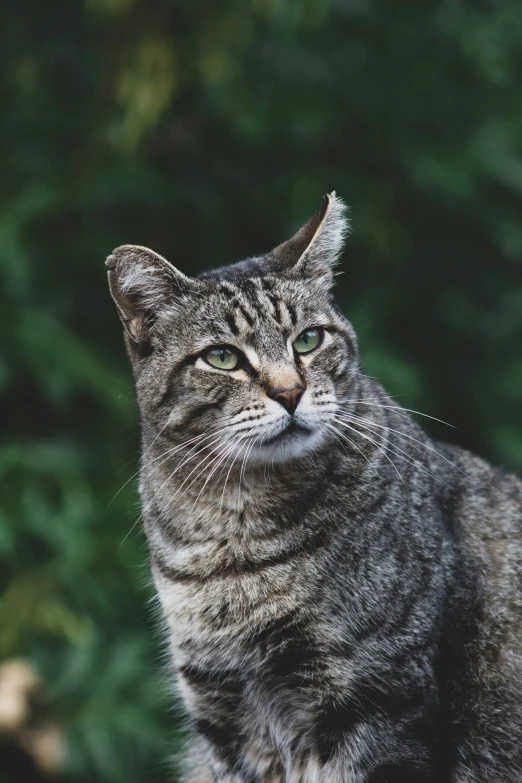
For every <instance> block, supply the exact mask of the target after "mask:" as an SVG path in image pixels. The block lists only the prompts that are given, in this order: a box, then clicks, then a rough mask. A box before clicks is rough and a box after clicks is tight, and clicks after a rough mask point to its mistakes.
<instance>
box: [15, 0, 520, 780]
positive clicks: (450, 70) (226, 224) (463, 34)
mask: <svg viewBox="0 0 522 783" xmlns="http://www.w3.org/2000/svg"><path fill="white" fill-rule="evenodd" d="M0 30H1V32H0V36H1V39H0V62H1V87H0V111H1V116H0V139H1V152H2V155H1V164H0V166H1V176H0V200H1V203H0V280H1V283H0V285H1V291H2V304H1V310H0V342H1V345H0V351H1V353H0V388H1V392H2V396H3V399H2V403H1V415H2V419H3V425H2V443H1V448H0V482H1V511H0V564H1V565H0V568H1V572H0V579H1V590H2V593H1V603H0V656H1V658H2V659H12V658H19V657H21V658H25V659H27V660H29V661H31V662H32V663H33V664H34V665H35V667H36V668H37V670H38V671H39V672H40V673H41V675H42V676H43V677H44V679H45V681H46V683H47V699H48V703H49V708H50V710H51V713H52V715H53V717H54V719H55V720H56V721H57V722H58V724H59V726H60V727H61V730H62V731H63V732H64V736H65V738H66V746H67V753H66V758H65V761H64V766H63V768H64V775H65V777H66V779H67V780H70V781H74V782H76V781H78V782H80V781H82V782H83V781H85V783H87V781H88V782H89V783H94V782H95V781H103V782H104V783H105V782H106V783H113V782H114V783H124V781H125V782H127V781H130V783H134V782H138V781H151V780H152V779H153V778H154V779H155V778H156V777H158V778H159V779H166V777H167V775H166V770H167V758H168V755H169V753H171V752H175V747H176V745H175V742H176V739H175V738H176V736H177V731H178V729H177V728H176V727H177V726H178V722H177V719H176V717H175V715H174V714H173V713H172V711H171V710H170V708H169V706H168V705H169V704H170V696H169V694H168V688H167V682H168V675H167V667H166V665H165V661H166V656H165V655H164V647H163V646H162V641H161V637H162V635H161V633H160V632H159V624H158V623H156V622H155V620H154V609H153V606H154V605H153V603H151V601H150V598H151V590H150V586H149V577H148V570H147V566H146V552H145V545H144V540H143V536H142V533H141V531H140V530H139V525H138V526H136V527H135V528H133V524H134V523H135V521H136V519H137V517H138V510H137V497H136V487H135V481H134V480H133V479H131V477H132V475H133V473H134V471H135V470H136V467H137V459H138V447H139V442H138V422H137V416H136V409H135V404H134V395H133V389H132V382H131V376H130V371H129V367H128V366H127V361H126V357H125V354H124V348H123V343H122V338H121V330H120V325H119V322H118V319H117V317H116V313H115V311H114V308H113V306H112V302H111V300H110V298H109V295H108V291H107V286H106V278H105V269H104V266H103V261H104V258H105V257H106V256H107V254H108V253H109V252H110V251H111V249H112V248H113V247H115V246H116V245H119V244H121V243H129V242H132V243H138V244H144V245H149V246H151V247H153V248H154V249H155V250H157V251H158V252H160V253H162V254H163V255H165V256H166V257H167V258H169V259H170V260H171V261H172V262H173V263H174V264H176V265H177V266H179V268H180V269H182V270H183V271H184V272H186V273H189V274H190V273H195V272H197V271H199V270H201V269H202V268H204V267H209V266H217V265H221V264H223V263H229V262H231V261H234V260H237V259H238V258H240V257H242V256H245V255H249V254H253V253H257V252H261V251H265V250H267V249H269V248H270V247H271V246H273V245H275V244H276V243H278V242H280V241H281V240H283V239H284V238H286V237H287V236H288V235H289V234H290V233H291V232H292V231H293V230H294V229H296V228H297V227H298V225H299V224H300V222H301V221H303V220H304V219H305V218H306V217H307V216H308V215H309V213H311V212H312V211H313V210H314V209H315V208H316V206H317V204H318V201H319V199H320V197H321V195H322V194H323V193H324V192H326V191H328V190H331V189H334V188H335V189H336V190H337V192H338V193H339V194H340V195H341V196H342V197H343V198H344V199H345V200H346V201H347V203H348V204H350V205H351V216H352V219H353V234H352V237H351V238H350V240H349V242H348V246H347V249H346V252H345V255H344V263H343V267H342V268H343V275H342V276H340V277H339V278H338V289H337V290H338V296H339V298H340V300H341V302H342V305H343V308H344V311H345V313H346V314H347V315H348V316H349V317H350V318H351V319H352V320H353V322H354V324H355V326H356V328H357V330H358V332H359V335H360V340H361V345H362V352H363V357H364V364H365V367H366V371H367V372H368V373H370V374H371V375H374V376H376V377H378V378H380V379H381V380H382V381H383V383H384V384H385V385H386V386H387V388H388V389H389V390H390V391H391V392H392V393H394V394H397V395H401V396H400V397H399V399H400V400H401V401H402V402H403V404H404V405H405V406H406V407H408V408H415V409H418V410H420V411H423V412H425V413H427V414H430V415H432V416H435V417H438V418H441V419H444V420H446V421H449V422H451V423H452V424H454V425H455V426H456V427H457V429H455V430H453V429H450V428H447V427H446V428H443V427H442V425H437V424H436V423H435V422H433V421H431V420H429V419H426V420H423V421H424V424H425V426H426V428H427V429H428V430H430V431H431V432H432V433H434V434H435V435H436V436H437V437H445V438H448V439H451V440H453V441H456V442H459V443H461V444H464V445H466V446H468V447H470V448H472V449H473V450H475V451H477V452H479V453H480V454H482V455H484V456H486V457H488V458H490V459H492V460H494V461H495V462H497V463H500V464H503V465H505V466H506V467H508V468H510V469H518V470H522V409H521V405H520V402H521V396H522V392H521V389H522V355H521V347H522V156H521V152H522V88H521V85H522V4H521V3H520V1H519V0H497V2H494V1H491V2H482V1H481V0H473V1H472V2H471V0H470V2H464V0H444V1H443V2H407V0H400V1H398V2H395V1H394V2H390V0H330V1H327V0H308V1H307V2H305V1H304V0H303V2H291V1H290V0H286V1H283V0H256V2H249V1H248V0H146V1H145V0H142V1H141V2H140V1H139V0H84V1H80V0H46V2H37V1H36V0H4V2H3V3H2V5H1V10H0ZM125 482H128V483H125ZM129 531H130V532H129ZM1 767H2V759H1V754H0V769H1ZM4 775H5V772H4ZM1 776H2V773H1V772H0V779H1Z"/></svg>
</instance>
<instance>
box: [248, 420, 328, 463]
mask: <svg viewBox="0 0 522 783" xmlns="http://www.w3.org/2000/svg"><path fill="white" fill-rule="evenodd" d="M324 437H325V433H324V432H323V431H322V430H321V429H319V428H316V429H313V430H312V429H308V428H306V429H305V428H304V427H288V428H287V429H286V430H284V431H283V432H281V433H279V434H278V435H276V436H274V437H272V438H270V440H266V441H264V442H263V443H262V444H260V445H259V446H257V448H256V449H255V450H253V453H252V454H251V455H250V456H249V461H250V462H254V463H258V464H262V463H276V462H289V461H290V460H293V459H296V458H299V457H302V456H305V455H306V454H307V453H309V452H310V451H313V450H314V449H316V448H317V447H318V446H319V445H320V444H321V443H322V442H323V441H324Z"/></svg>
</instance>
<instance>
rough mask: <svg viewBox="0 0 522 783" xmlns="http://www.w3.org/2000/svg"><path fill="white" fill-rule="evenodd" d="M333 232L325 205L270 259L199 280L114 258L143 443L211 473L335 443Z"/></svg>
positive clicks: (347, 369) (331, 204)
mask: <svg viewBox="0 0 522 783" xmlns="http://www.w3.org/2000/svg"><path fill="white" fill-rule="evenodd" d="M332 212H333V213H334V214H332ZM328 218H330V223H331V222H332V220H333V219H335V221H336V225H335V226H332V225H331V224H330V225H328ZM339 221H342V212H341V205H340V202H339V201H338V200H335V199H332V197H330V198H329V201H328V202H327V204H326V206H325V208H323V209H322V210H320V211H319V213H316V215H314V217H313V218H312V219H311V221H309V222H308V223H307V224H306V225H305V226H304V227H303V229H301V232H299V234H298V235H296V237H294V238H293V239H292V240H290V242H289V243H285V245H282V246H280V248H277V249H276V251H273V253H272V254H269V255H267V256H264V257H262V258H259V259H255V260H250V261H247V262H243V263H242V264H237V265H235V266H233V267H229V268H226V269H223V270H218V271H217V272H213V273H209V274H207V275H203V276H202V277H200V278H199V279H197V280H191V279H189V278H186V277H184V276H183V275H181V274H180V273H178V272H177V270H174V268H173V267H170V265H168V264H167V262H165V261H164V260H163V259H161V258H160V257H159V256H156V254H153V253H152V251H148V250H145V249H144V248H136V247H132V246H126V247H124V248H121V249H119V250H118V251H115V253H114V254H113V256H111V258H110V260H109V265H110V266H111V269H112V270H114V271H112V272H110V273H109V274H110V276H111V275H115V274H117V277H113V278H112V280H111V288H112V292H113V296H114V298H115V300H116V302H117V305H118V309H119V311H120V315H121V317H122V320H123V322H124V324H125V326H126V329H127V343H128V347H129V353H130V355H131V359H132V362H133V367H134V373H135V378H136V384H137V390H138V401H139V405H140V412H141V416H142V421H143V423H144V425H145V428H146V430H147V432H148V435H149V440H150V438H151V437H155V436H156V435H157V434H159V433H162V436H163V437H167V438H170V440H172V442H173V444H174V445H176V444H179V445H181V444H182V443H187V444H188V445H190V444H191V443H193V444H196V445H198V446H202V445H205V446H206V450H207V452H209V451H211V452H213V456H212V457H211V458H210V460H211V461H210V462H209V469H211V466H212V465H213V464H214V465H221V464H223V465H232V464H233V463H234V460H235V462H236V464H238V465H241V464H245V465H247V464H250V463H253V462H255V463H258V464H259V463H263V462H264V463H266V462H269V461H284V460H287V459H292V458H295V457H299V456H300V455H303V454H306V453H309V452H310V451H312V450H314V449H316V448H317V447H318V446H319V445H320V444H321V443H324V441H325V440H327V439H328V438H330V437H332V429H331V426H332V422H333V417H334V416H335V413H336V411H337V409H338V407H339V404H340V402H341V401H342V400H344V399H346V396H347V395H348V394H349V392H350V387H351V384H352V381H353V377H354V375H355V373H356V372H357V349H356V341H355V336H354V334H353V330H352V329H351V327H350V325H349V324H348V323H347V321H346V320H345V319H344V318H343V317H342V316H341V315H340V314H339V312H338V311H337V309H336V307H335V306H334V305H333V303H332V298H331V294H330V287H331V271H330V265H331V261H332V259H333V256H335V254H336V253H337V252H338V249H339V248H338V246H337V245H335V241H336V242H337V243H340V241H341V238H342V231H343V225H339V224H338V223H339ZM322 232H324V235H323V240H327V241H326V242H325V241H323V244H322V245H321V243H320V241H319V240H320V239H321V234H322ZM292 243H294V244H293V245H292ZM333 245H335V246H333ZM312 250H313V253H312ZM290 251H293V254H292V253H291V252H290ZM296 257H297V258H296ZM281 259H283V261H282V260H281ZM214 455H215V457H214ZM212 459H214V463H213V462H212ZM220 460H221V462H220Z"/></svg>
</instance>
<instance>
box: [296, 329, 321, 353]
mask: <svg viewBox="0 0 522 783" xmlns="http://www.w3.org/2000/svg"><path fill="white" fill-rule="evenodd" d="M322 341H323V330H322V329H318V328H315V327H314V328H313V329H305V330H304V332H301V334H300V335H299V337H298V338H297V340H294V351H295V352H296V353H310V351H313V350H314V349H315V348H317V347H318V346H319V345H320V344H321V343H322Z"/></svg>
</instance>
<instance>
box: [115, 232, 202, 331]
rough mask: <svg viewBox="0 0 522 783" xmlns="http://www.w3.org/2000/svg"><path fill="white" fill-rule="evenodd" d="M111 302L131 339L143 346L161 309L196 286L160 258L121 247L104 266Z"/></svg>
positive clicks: (141, 249) (143, 250)
mask: <svg viewBox="0 0 522 783" xmlns="http://www.w3.org/2000/svg"><path fill="white" fill-rule="evenodd" d="M105 263H106V265H107V266H108V267H109V272H108V278H109V288H110V291H111V294H112V298H113V299H114V301H115V303H116V307H117V308H118V313H119V315H120V318H121V321H122V323H123V326H124V327H125V331H126V332H127V334H128V336H129V337H130V339H131V340H132V341H133V342H134V343H136V344H138V345H141V344H144V343H145V342H146V341H147V338H148V337H149V334H150V331H151V329H152V327H153V326H154V323H155V321H156V319H157V316H158V315H159V313H160V312H161V310H162V309H164V308H166V307H169V306H172V305H173V304H174V303H175V302H176V301H178V300H179V299H180V298H182V297H183V295H184V294H186V293H189V292H190V291H194V290H195V289H196V287H197V286H198V282H197V281H196V280H193V279H191V278H189V277H186V276H185V275H184V274H182V273H181V272H178V270H177V269H176V268H175V267H173V266H172V264H169V262H168V261H167V260H166V259H164V258H162V256H160V255H158V254H157V253H154V251H153V250H149V249H148V248H147V247H139V246H138V245H122V246H121V247H118V248H116V250H113V252H112V253H111V255H110V256H109V257H108V259H107V261H106V262H105Z"/></svg>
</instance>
